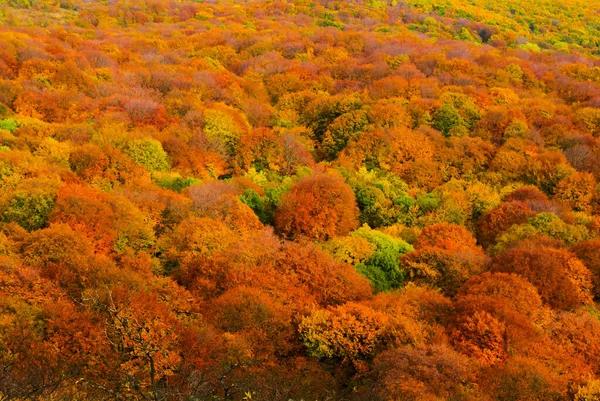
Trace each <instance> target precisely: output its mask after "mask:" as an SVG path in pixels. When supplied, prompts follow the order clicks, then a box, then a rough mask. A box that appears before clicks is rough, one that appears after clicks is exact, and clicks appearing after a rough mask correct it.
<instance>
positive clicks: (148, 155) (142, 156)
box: [125, 138, 170, 171]
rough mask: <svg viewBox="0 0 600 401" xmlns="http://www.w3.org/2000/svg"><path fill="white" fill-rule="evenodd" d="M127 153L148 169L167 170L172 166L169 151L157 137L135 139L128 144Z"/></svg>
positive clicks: (134, 160)
mask: <svg viewBox="0 0 600 401" xmlns="http://www.w3.org/2000/svg"><path fill="white" fill-rule="evenodd" d="M125 154H127V156H129V157H131V159H132V160H133V162H134V163H135V164H138V165H140V166H143V167H145V168H146V170H148V171H166V170H168V169H169V168H170V164H169V160H168V156H167V153H166V152H165V151H164V149H163V147H162V144H161V143H160V142H159V141H157V140H156V139H149V138H146V139H134V140H133V141H131V142H129V143H128V144H127V146H126V148H125Z"/></svg>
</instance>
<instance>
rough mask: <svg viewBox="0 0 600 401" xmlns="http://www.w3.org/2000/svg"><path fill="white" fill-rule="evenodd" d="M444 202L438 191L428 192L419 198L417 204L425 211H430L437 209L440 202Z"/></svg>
mask: <svg viewBox="0 0 600 401" xmlns="http://www.w3.org/2000/svg"><path fill="white" fill-rule="evenodd" d="M441 203H442V199H441V198H440V197H439V195H438V194H436V193H433V192H431V193H428V194H425V195H422V196H420V197H419V198H417V201H416V204H417V206H419V208H420V209H421V211H422V212H423V213H429V212H432V211H434V210H436V209H437V208H438V207H439V206H440V204H441Z"/></svg>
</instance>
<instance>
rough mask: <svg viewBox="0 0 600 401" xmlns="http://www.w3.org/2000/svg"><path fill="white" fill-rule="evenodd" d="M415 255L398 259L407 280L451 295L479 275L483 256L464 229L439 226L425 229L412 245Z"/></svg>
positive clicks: (454, 226)
mask: <svg viewBox="0 0 600 401" xmlns="http://www.w3.org/2000/svg"><path fill="white" fill-rule="evenodd" d="M414 247H415V251H414V252H410V253H407V254H406V255H404V256H403V257H402V259H401V266H402V268H403V269H404V270H405V271H406V272H407V278H408V279H410V280H412V281H415V282H417V283H426V284H430V285H434V286H437V287H440V288H442V289H443V290H444V292H445V293H447V294H449V295H453V294H455V293H456V292H457V291H458V289H459V288H460V286H461V285H462V284H464V283H465V282H466V281H467V280H468V279H469V278H470V277H471V276H474V275H476V274H479V273H481V272H482V271H483V269H484V267H485V264H486V256H485V254H484V253H483V250H482V249H481V248H480V247H478V246H477V245H476V240H475V238H474V237H473V236H472V234H471V233H470V232H469V231H467V229H466V228H464V227H462V226H458V225H454V224H448V223H441V224H434V225H430V226H428V227H426V228H425V229H424V230H423V231H422V233H421V235H420V236H419V237H417V239H416V241H415V243H414Z"/></svg>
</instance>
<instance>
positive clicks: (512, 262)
mask: <svg viewBox="0 0 600 401" xmlns="http://www.w3.org/2000/svg"><path fill="white" fill-rule="evenodd" d="M491 271H492V272H505V273H515V274H519V275H521V276H523V277H524V278H526V279H527V280H529V281H530V282H531V283H532V284H533V285H535V286H536V287H537V288H538V290H539V292H540V295H541V297H542V299H543V300H544V302H545V303H546V304H547V305H550V306H551V307H553V308H556V309H569V308H572V307H575V306H577V305H581V304H584V305H585V304H589V303H590V302H591V300H592V293H591V291H592V282H591V279H592V278H591V273H590V271H589V270H588V269H587V268H586V267H585V266H584V264H583V263H582V262H581V261H580V260H579V259H577V257H576V256H575V255H574V254H572V253H571V252H569V251H567V250H564V249H555V248H549V247H547V246H539V245H536V244H534V243H529V244H528V243H527V241H523V243H522V244H520V245H519V246H518V247H516V248H512V249H507V250H506V251H504V253H502V254H500V255H498V256H497V257H495V258H494V260H493V262H492V266H491Z"/></svg>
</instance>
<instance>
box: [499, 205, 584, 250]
mask: <svg viewBox="0 0 600 401" xmlns="http://www.w3.org/2000/svg"><path fill="white" fill-rule="evenodd" d="M540 234H543V235H547V236H548V237H550V238H554V239H557V240H559V241H562V242H563V243H564V244H565V245H569V246H571V245H575V244H576V243H578V242H580V241H584V240H587V239H589V238H590V232H589V230H588V228H587V227H585V226H583V225H572V224H567V223H565V222H564V221H563V220H561V219H560V218H559V217H558V216H556V215H555V214H554V213H546V212H544V213H539V214H538V215H536V216H534V217H532V218H531V219H529V220H528V222H527V223H525V224H520V225H514V226H512V227H511V228H510V229H508V230H507V231H505V232H504V233H502V234H501V235H499V236H498V238H497V244H496V245H495V246H494V247H493V248H492V251H493V252H494V253H498V252H501V251H502V250H504V249H506V248H507V247H509V246H511V245H514V244H516V243H518V242H519V241H522V240H524V239H526V238H527V237H530V236H532V235H540Z"/></svg>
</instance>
